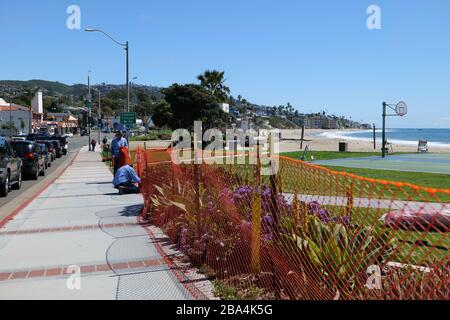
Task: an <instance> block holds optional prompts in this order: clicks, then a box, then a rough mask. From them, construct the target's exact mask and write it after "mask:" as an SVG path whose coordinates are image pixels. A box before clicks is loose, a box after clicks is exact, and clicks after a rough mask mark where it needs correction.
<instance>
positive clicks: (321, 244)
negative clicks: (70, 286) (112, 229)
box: [135, 149, 450, 300]
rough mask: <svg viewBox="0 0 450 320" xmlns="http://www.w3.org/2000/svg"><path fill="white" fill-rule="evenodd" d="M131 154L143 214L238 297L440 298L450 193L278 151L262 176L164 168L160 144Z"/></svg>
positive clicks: (449, 291) (248, 168) (243, 170)
mask: <svg viewBox="0 0 450 320" xmlns="http://www.w3.org/2000/svg"><path fill="white" fill-rule="evenodd" d="M135 158H136V162H137V167H138V170H139V173H140V175H141V177H142V178H143V184H142V191H143V194H144V198H145V199H146V208H145V211H144V212H145V214H147V215H148V218H149V219H150V221H151V222H152V223H153V224H155V225H157V226H159V227H161V228H162V229H163V230H164V231H165V232H166V234H167V235H168V236H169V237H170V238H171V240H172V241H173V242H174V243H176V244H177V245H178V246H179V248H180V249H181V250H182V251H183V252H184V253H185V254H186V255H187V256H188V257H189V258H190V260H191V261H192V263H193V264H195V265H196V266H198V267H201V269H202V270H204V271H205V272H207V273H208V274H209V275H210V276H211V277H213V278H214V279H216V280H217V281H219V282H218V283H220V284H221V285H220V286H219V287H222V288H223V287H224V286H225V287H230V288H233V290H234V291H233V292H235V293H236V294H237V295H238V297H244V298H264V299H291V300H311V299H320V300H331V299H342V300H361V299H449V298H450V253H449V247H450V237H449V231H450V190H435V189H427V188H422V187H418V186H414V185H411V184H404V183H397V182H388V181H377V180H372V179H366V178H361V177H357V176H354V175H349V174H345V173H337V172H333V171H330V170H327V169H325V168H322V167H318V166H313V165H310V164H307V163H304V162H300V161H295V160H292V159H289V158H284V157H280V158H279V159H278V160H279V163H280V166H279V168H280V169H279V171H278V173H277V175H276V176H272V177H266V176H261V175H260V174H259V172H260V170H259V169H260V166H259V165H249V164H246V165H237V164H234V165H206V164H201V165H197V164H195V165H194V164H192V163H186V164H181V165H175V164H173V163H172V161H171V156H170V150H142V149H138V150H137V151H136V157H135ZM219 291H220V290H219ZM218 293H219V294H220V292H218Z"/></svg>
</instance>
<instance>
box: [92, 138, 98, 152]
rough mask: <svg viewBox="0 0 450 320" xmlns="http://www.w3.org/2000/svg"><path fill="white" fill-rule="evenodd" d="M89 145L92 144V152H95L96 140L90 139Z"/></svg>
mask: <svg viewBox="0 0 450 320" xmlns="http://www.w3.org/2000/svg"><path fill="white" fill-rule="evenodd" d="M91 146H92V152H95V147H96V146H97V141H95V139H92V141H91Z"/></svg>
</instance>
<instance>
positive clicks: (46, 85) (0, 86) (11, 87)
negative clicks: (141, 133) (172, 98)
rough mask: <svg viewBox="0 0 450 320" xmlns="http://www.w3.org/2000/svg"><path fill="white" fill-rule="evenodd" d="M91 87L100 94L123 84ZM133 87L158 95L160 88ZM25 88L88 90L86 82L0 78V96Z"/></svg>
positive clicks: (49, 91)
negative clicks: (72, 82)
mask: <svg viewBox="0 0 450 320" xmlns="http://www.w3.org/2000/svg"><path fill="white" fill-rule="evenodd" d="M92 88H93V89H96V90H99V91H100V92H102V94H108V93H110V92H111V91H113V90H120V89H124V88H125V85H124V84H121V85H120V84H119V85H116V84H95V85H92ZM133 88H139V89H140V90H143V91H147V92H149V93H153V94H156V95H159V93H160V88H158V87H154V86H145V85H135V84H133ZM26 89H41V90H43V91H45V92H46V93H47V94H48V95H50V96H53V95H63V96H82V95H86V92H87V90H88V88H87V85H86V84H73V85H67V84H64V83H61V82H58V81H46V80H28V81H18V80H0V96H1V95H2V93H3V94H6V95H9V93H11V92H20V91H24V90H26Z"/></svg>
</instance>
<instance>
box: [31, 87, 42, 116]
mask: <svg viewBox="0 0 450 320" xmlns="http://www.w3.org/2000/svg"><path fill="white" fill-rule="evenodd" d="M31 107H32V108H33V112H34V113H35V114H36V115H39V119H40V122H42V121H44V102H43V99H42V91H38V92H37V93H36V95H35V96H34V98H33V100H32V101H31Z"/></svg>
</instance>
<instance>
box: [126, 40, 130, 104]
mask: <svg viewBox="0 0 450 320" xmlns="http://www.w3.org/2000/svg"><path fill="white" fill-rule="evenodd" d="M125 51H126V53H127V54H126V56H127V58H126V59H127V70H126V72H127V112H130V62H129V55H130V46H129V43H128V41H127V42H126V44H125Z"/></svg>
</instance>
